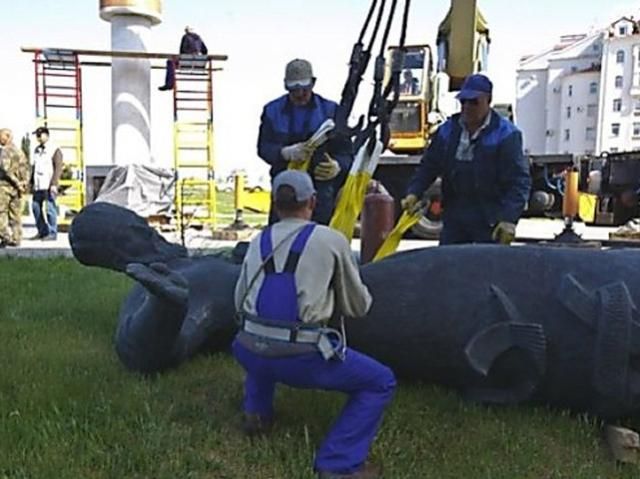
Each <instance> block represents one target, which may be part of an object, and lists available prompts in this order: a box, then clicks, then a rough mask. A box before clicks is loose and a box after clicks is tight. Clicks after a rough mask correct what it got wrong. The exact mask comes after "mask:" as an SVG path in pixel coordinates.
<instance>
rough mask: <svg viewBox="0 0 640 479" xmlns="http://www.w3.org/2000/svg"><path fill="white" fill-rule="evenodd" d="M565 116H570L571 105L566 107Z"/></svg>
mask: <svg viewBox="0 0 640 479" xmlns="http://www.w3.org/2000/svg"><path fill="white" fill-rule="evenodd" d="M567 118H571V107H570V106H568V107H567Z"/></svg>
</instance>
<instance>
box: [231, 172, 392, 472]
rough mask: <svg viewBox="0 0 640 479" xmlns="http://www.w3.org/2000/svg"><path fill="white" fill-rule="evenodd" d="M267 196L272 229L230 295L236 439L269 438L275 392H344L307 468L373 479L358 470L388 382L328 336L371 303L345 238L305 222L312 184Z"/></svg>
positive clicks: (276, 187) (282, 185)
mask: <svg viewBox="0 0 640 479" xmlns="http://www.w3.org/2000/svg"><path fill="white" fill-rule="evenodd" d="M273 195H274V196H273V203H274V206H275V209H276V212H277V214H278V215H279V217H280V222H278V223H275V224H273V225H271V226H269V227H267V228H266V229H265V230H264V231H263V232H262V233H261V234H260V235H259V236H257V237H256V238H254V240H253V241H252V242H251V244H250V246H249V249H248V251H247V255H246V257H245V260H244V263H243V265H242V270H241V273H240V277H239V279H238V283H237V285H236V290H235V305H236V309H237V311H238V312H239V318H240V319H241V327H240V332H239V333H238V335H237V337H236V339H235V341H234V343H233V353H234V356H235V358H236V359H237V360H238V361H239V362H240V364H241V365H242V366H243V368H244V369H245V370H246V373H247V375H246V379H245V391H244V403H243V408H244V430H245V432H246V433H247V434H249V435H255V434H261V433H265V432H268V430H269V429H270V427H271V425H272V422H273V395H274V392H275V386H276V384H277V383H282V384H286V385H288V386H291V387H296V388H306V389H324V390H329V391H341V392H344V393H346V394H348V396H349V400H348V401H347V403H346V404H345V406H344V409H343V410H342V412H341V414H340V417H339V418H338V419H337V420H336V421H335V423H334V424H333V426H332V429H331V431H330V432H329V434H328V435H327V436H326V438H325V439H324V441H323V443H322V444H321V446H320V448H319V449H318V450H317V452H316V457H315V464H314V468H315V470H316V472H317V473H318V477H320V478H374V477H379V468H378V467H376V466H374V465H373V464H371V463H368V462H365V461H366V459H367V454H368V451H369V447H370V445H371V443H372V442H373V440H374V438H375V435H376V432H377V430H378V427H379V425H380V422H381V419H382V413H383V410H384V408H385V406H386V405H387V403H389V401H390V400H391V398H392V396H393V391H394V389H395V386H396V381H395V378H394V375H393V372H392V371H391V370H390V369H389V368H388V367H386V366H384V365H382V364H380V363H379V362H377V361H375V360H374V359H372V358H370V357H368V356H365V355H364V354H361V353H359V352H357V351H355V350H353V349H350V348H347V347H346V343H345V338H344V328H342V331H338V330H335V329H331V328H328V327H327V323H328V320H329V318H331V317H334V316H336V317H337V316H346V317H350V318H357V317H360V316H363V315H364V314H365V313H366V312H367V311H368V310H369V308H370V307H371V302H372V300H371V295H370V294H369V291H368V290H367V287H366V286H365V285H364V284H363V283H362V280H361V279H360V275H359V271H358V267H357V265H356V264H355V262H354V260H353V257H352V255H351V249H350V245H349V243H348V242H347V240H346V239H345V238H344V236H342V235H341V234H340V233H338V232H336V231H334V230H332V229H329V228H328V227H326V226H322V225H318V224H316V223H313V222H311V221H310V218H311V215H312V213H313V209H314V207H315V204H316V196H315V190H314V187H313V182H312V181H311V177H310V176H309V175H308V174H307V173H305V172H301V171H295V170H288V171H284V172H282V173H279V174H278V175H277V176H276V177H275V178H274V181H273Z"/></svg>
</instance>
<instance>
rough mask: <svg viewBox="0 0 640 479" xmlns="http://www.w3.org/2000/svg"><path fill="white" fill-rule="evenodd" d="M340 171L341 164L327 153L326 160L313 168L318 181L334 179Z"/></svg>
mask: <svg viewBox="0 0 640 479" xmlns="http://www.w3.org/2000/svg"><path fill="white" fill-rule="evenodd" d="M338 173H340V164H339V163H338V162H337V161H336V160H334V159H333V158H331V157H330V156H329V155H328V154H327V153H325V154H324V161H323V162H322V163H318V166H316V168H315V169H314V170H313V176H314V177H315V179H316V180H318V181H329V180H332V179H334V178H335V177H336V176H338Z"/></svg>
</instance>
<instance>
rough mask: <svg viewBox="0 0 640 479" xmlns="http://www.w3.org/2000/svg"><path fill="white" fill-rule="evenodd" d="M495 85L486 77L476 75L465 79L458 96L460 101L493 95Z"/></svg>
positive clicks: (479, 74)
mask: <svg viewBox="0 0 640 479" xmlns="http://www.w3.org/2000/svg"><path fill="white" fill-rule="evenodd" d="M492 91H493V83H491V80H489V79H488V78H487V77H486V76H485V75H482V74H481V73H476V74H473V75H469V76H468V77H467V78H465V79H464V83H463V84H462V88H461V89H460V92H459V93H458V94H457V95H456V98H457V99H458V100H474V99H476V98H478V97H479V96H482V95H491V92H492Z"/></svg>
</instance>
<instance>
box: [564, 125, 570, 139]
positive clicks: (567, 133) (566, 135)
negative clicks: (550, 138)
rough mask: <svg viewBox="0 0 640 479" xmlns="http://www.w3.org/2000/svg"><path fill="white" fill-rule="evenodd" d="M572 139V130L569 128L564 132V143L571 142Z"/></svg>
mask: <svg viewBox="0 0 640 479" xmlns="http://www.w3.org/2000/svg"><path fill="white" fill-rule="evenodd" d="M570 139H571V130H569V129H568V128H567V129H566V130H564V141H569V140H570Z"/></svg>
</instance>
